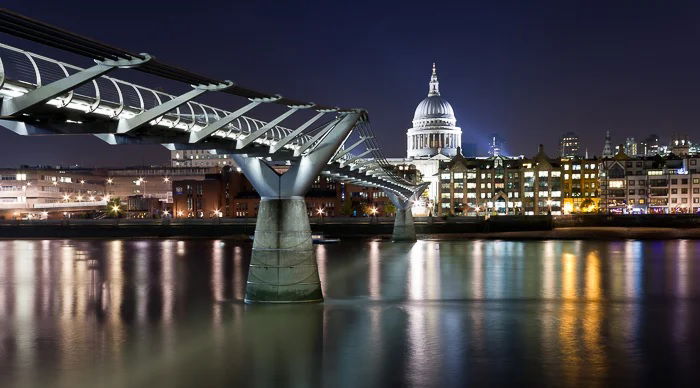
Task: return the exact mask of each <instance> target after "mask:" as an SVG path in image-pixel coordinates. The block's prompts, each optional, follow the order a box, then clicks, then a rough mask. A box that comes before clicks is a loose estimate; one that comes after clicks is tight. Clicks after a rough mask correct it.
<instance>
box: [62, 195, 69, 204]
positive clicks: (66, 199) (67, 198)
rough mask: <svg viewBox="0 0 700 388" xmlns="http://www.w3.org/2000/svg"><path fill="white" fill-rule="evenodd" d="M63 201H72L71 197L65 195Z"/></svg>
mask: <svg viewBox="0 0 700 388" xmlns="http://www.w3.org/2000/svg"><path fill="white" fill-rule="evenodd" d="M63 200H64V201H66V202H68V201H69V200H70V195H68V194H64V195H63Z"/></svg>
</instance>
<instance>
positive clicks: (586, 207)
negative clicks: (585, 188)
mask: <svg viewBox="0 0 700 388" xmlns="http://www.w3.org/2000/svg"><path fill="white" fill-rule="evenodd" d="M594 207H595V202H593V200H592V199H590V198H586V199H584V200H583V201H581V211H582V212H584V213H589V212H592V211H593V210H595V209H594Z"/></svg>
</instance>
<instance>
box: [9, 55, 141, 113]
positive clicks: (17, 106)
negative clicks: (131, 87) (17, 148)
mask: <svg viewBox="0 0 700 388" xmlns="http://www.w3.org/2000/svg"><path fill="white" fill-rule="evenodd" d="M142 55H145V56H146V59H133V60H128V59H123V60H119V61H104V62H98V63H97V64H96V65H95V66H93V67H89V68H87V69H84V70H81V71H79V72H77V73H75V74H73V75H69V76H68V77H65V78H61V79H59V80H57V81H54V82H52V83H50V84H48V85H44V86H39V87H38V88H36V89H34V90H32V91H30V92H29V93H26V94H23V95H21V96H17V97H14V98H10V99H5V100H4V101H3V102H2V110H1V111H0V114H1V115H2V116H5V117H7V116H14V115H17V114H19V113H22V112H24V111H26V110H27V109H30V108H32V107H34V106H36V105H40V104H43V103H45V102H47V101H49V100H51V99H53V98H56V97H59V96H61V95H63V94H66V93H68V92H70V91H71V90H74V89H76V88H78V87H80V86H81V85H84V84H86V83H88V82H90V81H92V80H94V79H96V78H99V77H100V76H102V75H104V74H105V73H107V72H109V71H112V70H114V69H116V68H118V67H135V66H138V65H140V64H142V63H145V62H146V61H148V60H149V59H150V58H151V57H150V56H148V55H147V54H142Z"/></svg>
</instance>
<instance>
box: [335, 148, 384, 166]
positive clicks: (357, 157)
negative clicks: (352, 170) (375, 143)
mask: <svg viewBox="0 0 700 388" xmlns="http://www.w3.org/2000/svg"><path fill="white" fill-rule="evenodd" d="M376 150H377V149H376V148H370V149H368V150H366V151H365V152H363V153H361V154H359V155H357V156H355V157H354V158H352V159H350V160H344V161H342V162H340V167H345V166H347V165H349V164H350V163H352V162H354V161H356V160H358V159H361V158H362V157H363V156H365V155H367V154H369V153H370V152H372V151H376Z"/></svg>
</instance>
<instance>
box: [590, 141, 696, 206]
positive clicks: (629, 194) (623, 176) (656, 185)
mask: <svg viewBox="0 0 700 388" xmlns="http://www.w3.org/2000/svg"><path fill="white" fill-rule="evenodd" d="M599 165H600V186H601V202H600V203H601V204H600V210H601V211H603V212H606V213H614V214H685V213H694V214H698V213H700V156H686V157H680V156H668V157H661V156H658V155H657V156H655V157H649V158H630V157H627V155H625V154H624V153H622V152H620V153H618V154H617V155H615V157H614V158H612V159H604V160H601V161H600V164H599Z"/></svg>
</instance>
